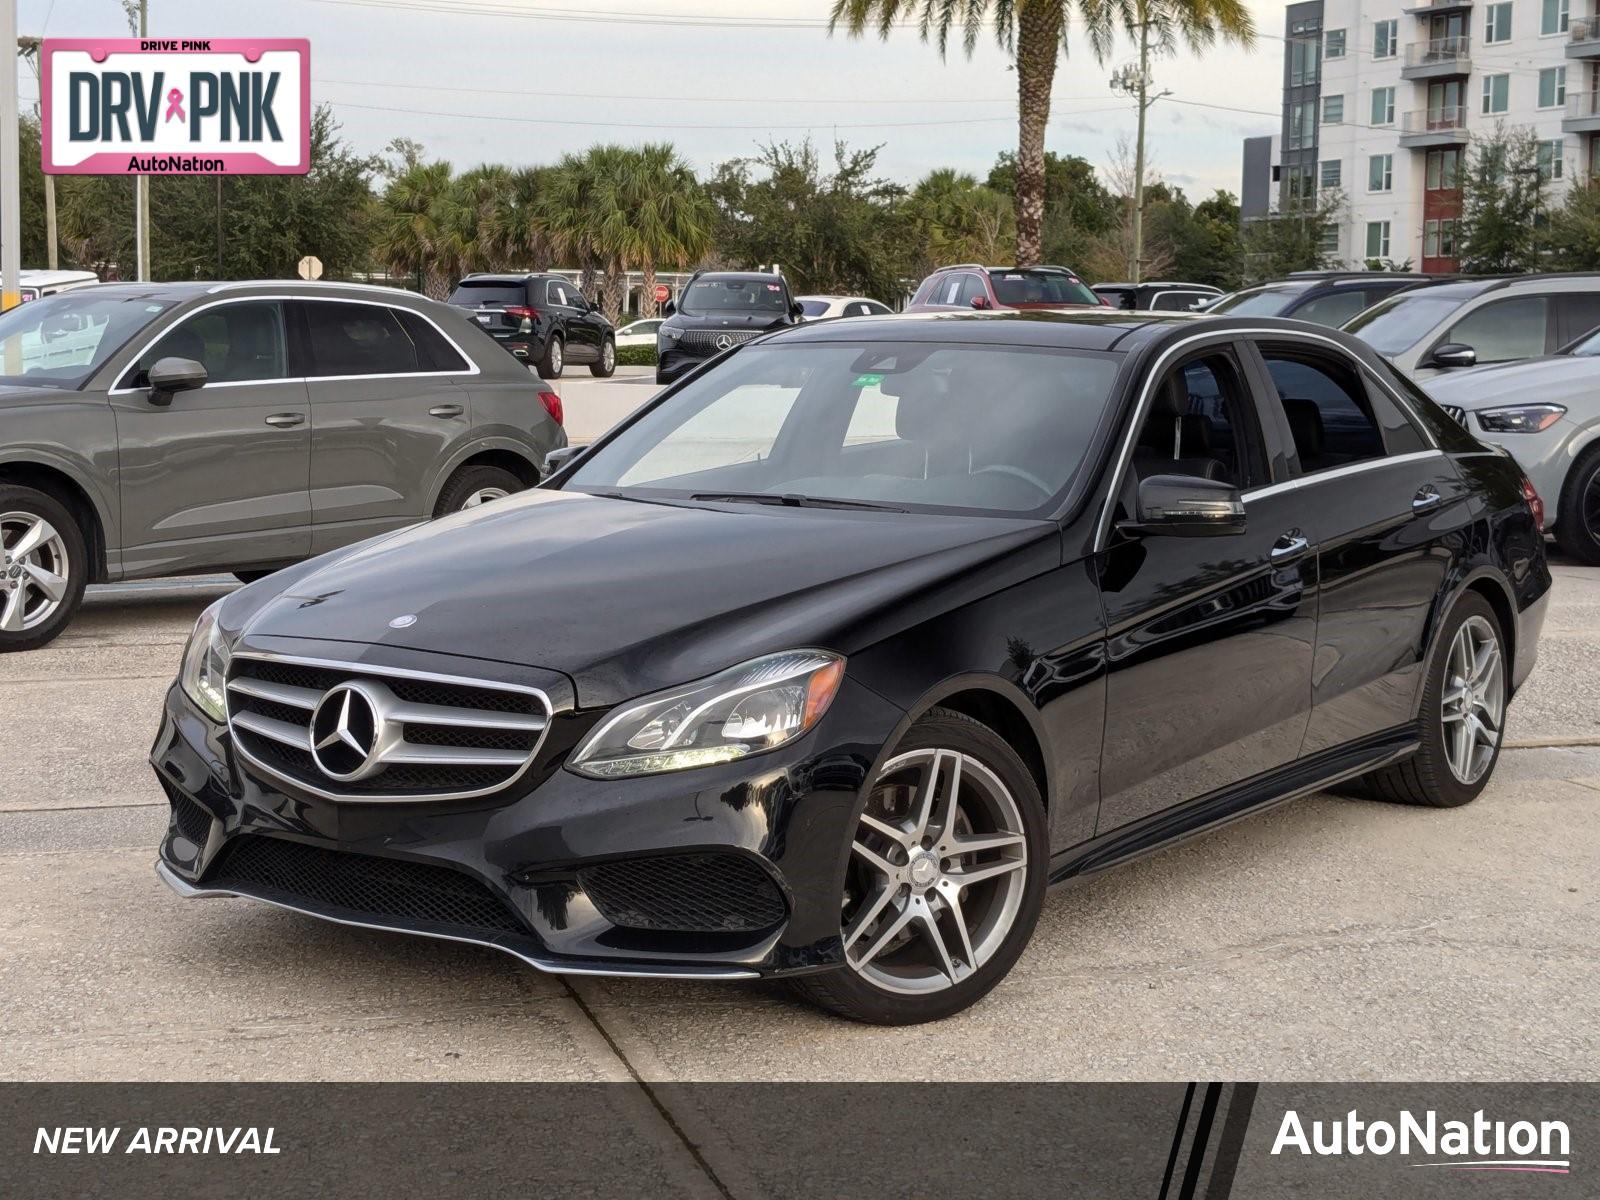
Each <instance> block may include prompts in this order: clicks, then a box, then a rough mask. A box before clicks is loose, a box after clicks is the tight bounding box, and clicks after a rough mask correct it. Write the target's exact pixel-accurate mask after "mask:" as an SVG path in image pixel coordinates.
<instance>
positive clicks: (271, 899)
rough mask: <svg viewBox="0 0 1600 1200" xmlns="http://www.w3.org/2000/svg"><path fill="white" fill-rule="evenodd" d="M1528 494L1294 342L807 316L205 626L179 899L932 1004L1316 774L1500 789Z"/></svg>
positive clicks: (979, 985) (608, 966) (1460, 791)
mask: <svg viewBox="0 0 1600 1200" xmlns="http://www.w3.org/2000/svg"><path fill="white" fill-rule="evenodd" d="M1539 506H1540V502H1539V499H1538V497H1537V495H1536V494H1535V493H1534V492H1533V489H1532V488H1531V487H1530V486H1529V484H1528V483H1527V481H1526V480H1525V479H1524V478H1523V476H1522V474H1521V472H1520V471H1519V470H1518V469H1517V467H1516V465H1515V464H1514V463H1513V462H1512V460H1511V459H1510V458H1508V457H1507V456H1506V455H1505V454H1503V453H1501V452H1499V451H1497V450H1493V449H1490V448H1488V447H1485V446H1483V445H1481V444H1479V443H1478V442H1476V441H1475V440H1474V439H1473V438H1472V437H1471V435H1469V434H1468V433H1467V432H1466V431H1464V430H1463V429H1462V428H1461V427H1460V426H1459V425H1457V424H1456V423H1455V422H1454V421H1452V420H1450V419H1449V418H1448V417H1447V416H1445V415H1443V414H1442V413H1441V412H1440V411H1439V410H1438V409H1437V408H1435V407H1434V406H1433V404H1432V403H1431V402H1430V401H1429V400H1428V399H1427V398H1426V397H1425V396H1423V395H1422V393H1420V392H1419V391H1418V390H1417V389H1416V388H1415V387H1413V386H1412V385H1411V384H1409V383H1407V382H1406V381H1405V380H1404V379H1403V378H1402V377H1400V376H1399V375H1397V374H1395V373H1394V372H1393V371H1391V370H1390V369H1389V367H1388V366H1386V365H1385V363H1384V362H1383V361H1382V360H1381V359H1380V358H1379V357H1377V356H1376V355H1375V354H1374V353H1373V352H1372V351H1371V350H1370V349H1368V348H1366V347H1364V346H1363V345H1362V344H1361V343H1360V342H1357V341H1355V340H1354V339H1351V338H1348V337H1345V336H1344V335H1342V334H1339V333H1335V332H1331V331H1328V330H1325V329H1318V328H1315V327H1313V326H1309V325H1305V324H1300V323H1293V322H1286V321H1273V320H1270V319H1261V320H1247V319H1228V318H1223V319H1212V320H1200V321H1196V320H1193V319H1191V318H1188V317H1183V316H1160V315H1154V316H1151V315H1145V314H1132V313H1111V312H1107V313H1103V314H1100V313H1083V314H1034V313H970V314H966V313H964V314H952V315H943V316H929V317H891V318H861V319H858V320H854V321H836V322H826V323H819V324H815V325H802V326H799V327H796V328H792V329H787V330H783V331H780V332H777V333H774V334H772V335H769V336H767V337H763V338H761V339H758V340H756V341H753V342H751V343H749V344H747V345H744V346H741V347H738V348H736V349H735V350H733V351H732V352H731V353H730V354H728V355H727V356H726V357H725V358H723V359H722V360H720V361H719V362H717V363H715V364H713V365H712V366H710V367H708V368H707V369H706V370H704V371H702V372H697V373H696V374H694V375H693V376H691V377H689V378H687V379H685V380H683V381H681V382H680V383H679V384H678V385H677V386H676V387H674V388H669V389H668V390H666V391H665V392H663V393H662V394H661V395H660V396H659V397H658V398H657V399H656V400H654V401H653V402H651V403H650V404H648V405H647V406H646V407H645V408H643V409H642V410H641V411H640V412H638V413H637V414H635V415H634V416H633V417H632V418H630V419H629V420H627V421H626V422H624V423H623V424H622V425H621V426H619V427H618V428H616V429H615V430H613V431H612V432H611V433H610V434H608V435H607V436H606V437H605V438H603V439H602V440H600V441H599V442H597V443H595V444H594V446H592V447H591V448H590V449H589V450H587V451H586V452H585V453H583V454H582V455H581V456H580V457H578V458H577V459H576V460H574V461H572V462H570V463H569V464H568V465H567V466H566V467H565V469H564V470H562V471H561V472H560V473H559V474H557V475H556V476H554V477H553V478H552V479H551V480H549V481H548V482H547V483H546V484H545V485H543V486H542V487H540V488H538V489H535V490H533V491H530V492H526V493H523V494H521V495H517V496H513V497H510V498H508V499H504V500H500V501H496V502H495V503H493V504H489V505H484V506H481V507H479V508H477V509H474V510H472V511H470V512H464V513H460V514H457V515H455V516H451V517H446V518H444V519H443V520H439V521H435V522H432V523H430V524H428V525H425V526H419V527H417V528H414V529H411V530H409V531H404V532H401V533H398V534H393V535H390V536H388V537H385V538H382V539H378V540H374V541H369V542H366V543H364V544H363V545H360V546H358V547H355V548H352V549H347V550H343V551H339V552H336V553H334V554H330V555H325V556H323V557H322V558H320V559H316V560H313V561H311V562H308V563H305V564H302V565H300V566H297V567H293V568H290V569H288V570H285V571H282V572H280V573H278V574H277V575H274V576H272V577H270V578H268V579H266V580H263V581H261V582H259V583H256V584H254V585H252V586H250V587H247V588H244V589H243V590H241V591H238V592H235V593H234V594H232V595H230V596H228V597H227V598H225V599H224V600H222V601H221V602H219V603H218V604H216V605H215V606H213V607H212V608H211V609H210V610H208V611H207V612H206V613H205V614H204V615H203V616H202V617H201V619H200V621H199V623H198V625H197V626H196V629H195V632H194V634H193V637H192V639H191V641H190V643H189V646H188V648H187V650H186V652H185V655H184V659H183V665H182V671H181V676H180V678H179V680H178V681H177V683H176V684H175V685H174V686H173V688H172V690H171V692H170V693H169V695H168V697H167V700H166V708H165V714H164V720H163V724H162V728H161V731H160V734H159V736H158V738H157V741H156V744H155V747H154V750H153V753H152V761H153V763H154V765H155V769H156V772H157V774H158V776H159V778H160V780H161V783H162V785H163V786H164V787H165V789H166V791H167V794H168V796H169V797H170V799H171V802H172V821H171V825H170V828H169V830H168V832H167V835H166V838H165V840H164V841H163V843H162V845H161V850H160V861H159V864H158V871H159V873H160V875H161V876H162V878H163V879H165V880H166V882H167V883H168V884H170V885H171V886H172V887H173V888H174V889H175V890H176V891H178V892H179V893H181V894H183V895H191V896H199V895H219V894H220V895H235V896H247V897H251V898H254V899H257V900H262V901H266V902H268V903H271V904H276V905H280V906H283V907H286V908H290V909H294V910H296V911H299V912H303V913H307V914H310V915H313V916H317V917H322V918H325V919H328V920H333V921H341V922H345V923H348V924H353V925H360V926H366V927H371V928H374V929H388V930H399V931H403V932H408V933H413V934H422V935H426V936H433V937H440V938H449V939H454V940H457V941H467V942H475V943H480V944H483V945H487V946H492V947H494V948H496V949H499V950H502V951H505V952H507V953H510V954H513V955H516V956H517V957H519V958H521V959H523V960H524V961H526V962H528V963H530V964H531V965H533V966H534V967H537V968H539V969H541V970H547V971H556V972H575V973H604V974H619V975H625V974H632V975H646V976H674V977H692V978H702V979H742V978H752V977H757V976H788V977H792V979H793V982H794V984H795V985H796V987H798V988H799V990H800V991H801V992H802V993H803V994H804V995H806V996H807V997H809V998H810V999H812V1000H814V1001H816V1002H818V1003H821V1004H823V1005H825V1006H827V1007H829V1008H831V1009H833V1010H835V1011H837V1012H840V1013H843V1014H845V1015H847V1016H850V1017H854V1018H858V1019H861V1020H865V1021H875V1022H884V1023H897V1022H915V1021H924V1020H929V1019H934V1018H938V1017H943V1016H947V1015H949V1014H951V1013H955V1012H957V1011H959V1010H961V1009H962V1008H964V1007H966V1006H967V1005H970V1004H972V1003H973V1002H974V1001H976V1000H977V999H979V998H980V997H981V996H983V995H984V994H985V993H986V992H987V991H988V990H989V989H990V988H992V987H994V986H995V984H996V983H998V982H999V980H1000V979H1001V978H1002V977H1003V976H1004V975H1005V974H1006V972H1007V971H1008V970H1009V969H1010V968H1011V966H1012V964H1013V963H1015V962H1016V960H1017V958H1018V956H1019V955H1020V954H1021V953H1022V951H1023V949H1024V947H1025V946H1026V944H1027V942H1028V938H1029V936H1030V934H1031V932H1032V929H1033V926H1034V923H1035V920H1036V919H1037V917H1038V914H1039V910H1040V906H1041V904H1042V903H1043V899H1044V892H1045V888H1046V885H1047V884H1051V883H1055V882H1059V881H1062V880H1065V879H1068V878H1069V877H1073V876H1078V875H1083V874H1086V873H1089V872H1094V871H1099V870H1101V869H1103V868H1105V867H1109V866H1112V865H1114V864H1117V863H1120V862H1124V861H1127V860H1128V859H1131V858H1133V857H1135V856H1137V855H1140V854H1143V853H1145V852H1147V851H1150V850H1153V849H1156V848H1158V847H1162V846H1166V845H1169V844H1171V843H1172V842H1174V841H1177V840H1179V839H1182V838H1185V837H1188V836H1190V835H1193V834H1196V833H1199V832H1201V831H1203V830H1205V829H1207V828H1209V827H1211V826H1215V825H1218V824H1220V823H1223V822H1226V821H1230V820H1232V819H1234V818H1237V817H1241V816H1244V815H1246V814H1249V813H1253V812H1256V811H1259V810H1261V809H1263V808H1265V807H1267V806H1269V805H1272V804H1275V803H1277V802H1280V801H1283V800H1287V799H1290V798H1292V797H1295V796H1298V795H1302V794H1304V793H1306V792H1310V791H1312V790H1314V789H1318V788H1325V787H1330V786H1333V785H1343V786H1346V787H1349V788H1351V789H1355V790H1358V791H1361V792H1363V793H1365V794H1368V795H1370V796H1373V797H1376V798H1380V799H1384V800H1390V801H1404V802H1407V803H1414V804H1426V805H1436V806H1453V805H1459V804H1464V803H1466V802H1467V801H1469V800H1472V799H1473V798H1474V797H1476V796H1477V795H1478V794H1479V793H1480V792H1481V791H1482V790H1483V789H1484V787H1485V786H1486V785H1487V783H1488V781H1489V778H1490V775H1491V773H1492V772H1493V770H1494V766H1495V761H1496V757H1497V755H1498V753H1499V749H1500V743H1501V737H1502V730H1503V728H1504V722H1505V717H1506V707H1507V705H1508V703H1509V702H1510V700H1511V698H1512V696H1513V695H1514V694H1515V692H1516V689H1517V687H1518V685H1519V684H1520V683H1521V682H1522V681H1523V679H1524V678H1525V677H1526V676H1527V674H1528V672H1529V670H1530V669H1531V667H1532V665H1533V661H1534V654H1535V650H1536V643H1537V640H1538V637H1539V631H1540V626H1541V623H1542V621H1543V617H1544V612H1545V606H1546V599H1547V594H1548V590H1549V587H1550V576H1549V572H1548V570H1547V567H1546V563H1545V554H1544V547H1543V542H1542V540H1541V538H1540V534H1539V527H1540V518H1539V513H1538V510H1539ZM1419 869H1420V865H1419Z"/></svg>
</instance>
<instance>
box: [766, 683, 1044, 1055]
mask: <svg viewBox="0 0 1600 1200" xmlns="http://www.w3.org/2000/svg"><path fill="white" fill-rule="evenodd" d="M1048 858H1049V853H1048V845H1047V841H1046V836H1045V818H1044V804H1043V802H1042V800H1041V799H1040V796H1039V789H1038V787H1037V786H1036V785H1035V783H1034V780H1033V776H1032V774H1031V773H1030V772H1029V771H1028V769H1027V767H1026V766H1025V765H1024V764H1023V762H1022V760H1021V759H1020V758H1018V757H1017V754H1016V752H1015V751H1014V750H1012V749H1011V747H1010V746H1008V745H1006V743H1005V742H1004V741H1002V740H1001V738H1000V737H999V736H998V735H997V734H995V733H994V731H993V730H991V729H989V728H988V727H987V726H985V725H981V724H979V723H978V722H977V721H974V720H972V719H971V718H970V717H966V716H963V715H961V714H960V713H955V712H948V711H946V710H944V709H934V710H933V711H932V712H930V713H929V714H928V715H927V716H926V717H924V718H923V719H922V720H921V721H919V722H917V724H916V725H915V726H913V727H912V729H911V731H910V733H908V734H907V735H906V738H905V740H904V742H902V743H901V745H900V747H899V748H898V750H897V751H896V753H895V754H894V756H893V757H892V758H890V759H889V761H888V762H887V763H885V764H884V766H883V769H882V770H880V771H879V772H878V775H877V778H876V779H874V780H873V782H872V784H871V785H870V787H869V789H868V796H867V803H866V807H865V808H864V809H863V810H862V813H861V815H860V817H859V818H858V819H857V825H856V829H855V833H854V837H853V840H852V842H851V845H850V861H849V863H848V865H847V867H846V875H845V888H844V895H843V897H841V904H840V913H841V932H842V935H843V941H844V953H845V961H846V965H845V966H844V967H842V968H840V969H838V970H836V971H831V972H828V973H827V974H819V975H805V976H801V977H800V978H798V979H796V980H795V981H794V986H795V987H796V989H797V990H798V991H799V992H800V994H801V995H803V996H804V997H805V998H806V999H808V1000H810V1001H811V1002H812V1003H814V1004H818V1005H821V1006H822V1007H824V1008H828V1009H831V1010H833V1011H834V1012H836V1013H839V1014H840V1015H842V1016H846V1017H850V1018H853V1019H854V1020H857V1021H867V1022H871V1023H873V1024H878V1025H910V1024H915V1023H917V1022H921V1021H935V1020H938V1019H940V1018H941V1017H948V1016H951V1015H952V1014H954V1013H958V1012H960V1011H961V1010H962V1009H964V1008H967V1007H968V1006H969V1005H972V1004H975V1003H977V1001H978V1000H980V999H982V998H983V996H985V995H986V994H987V993H988V992H989V990H990V989H991V988H993V987H994V986H995V984H997V983H999V982H1000V980H1001V979H1002V978H1004V977H1005V975H1006V973H1007V972H1008V971H1010V970H1011V967H1012V965H1013V964H1014V963H1015V962H1016V961H1017V958H1018V957H1019V956H1020V955H1021V953H1022V950H1023V947H1024V946H1026V945H1027V943H1028V939H1029V937H1031V936H1032V934H1033V927H1034V923H1035V922H1036V921H1037V920H1038V918H1039V909H1040V907H1041V906H1042V904H1043V902H1044V887H1045V874H1046V868H1047V865H1048Z"/></svg>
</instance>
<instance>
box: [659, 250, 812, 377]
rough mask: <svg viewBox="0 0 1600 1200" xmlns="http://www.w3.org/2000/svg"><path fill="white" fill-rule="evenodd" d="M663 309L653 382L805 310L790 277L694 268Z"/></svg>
mask: <svg viewBox="0 0 1600 1200" xmlns="http://www.w3.org/2000/svg"><path fill="white" fill-rule="evenodd" d="M666 312H667V319H666V320H665V321H663V322H662V323H661V328H659V329H658V330H656V382H657V383H671V382H672V381H673V380H674V379H677V378H678V377H679V376H681V375H683V374H684V373H685V372H687V371H692V370H694V368H696V367H698V366H699V365H700V364H701V363H703V362H705V361H706V360H707V359H711V358H715V357H716V356H717V355H719V354H721V353H722V352H723V351H724V350H728V349H731V348H732V347H734V346H738V345H741V344H743V343H744V342H748V341H749V340H750V339H751V338H755V337H760V336H761V335H762V334H763V333H766V332H767V331H768V330H770V329H778V328H781V327H782V326H785V325H793V324H795V323H797V322H798V321H800V320H801V318H803V317H804V316H805V309H803V308H801V307H800V302H799V301H798V300H796V299H795V298H794V296H793V294H791V293H790V291H789V283H788V281H787V280H786V279H784V277H783V276H782V275H773V274H770V273H768V272H765V271H698V272H696V273H695V275H694V277H693V278H692V279H690V280H689V285H688V286H687V287H685V288H684V289H683V294H682V295H681V296H680V297H679V298H678V302H677V304H675V305H673V304H668V305H667V308H666Z"/></svg>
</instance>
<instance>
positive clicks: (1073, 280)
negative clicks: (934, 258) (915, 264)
mask: <svg viewBox="0 0 1600 1200" xmlns="http://www.w3.org/2000/svg"><path fill="white" fill-rule="evenodd" d="M1106 303H1109V302H1102V301H1101V299H1100V297H1099V296H1096V295H1095V294H1094V292H1092V291H1091V290H1090V289H1089V285H1088V284H1086V283H1084V282H1083V280H1081V279H1079V278H1078V276H1077V273H1076V272H1074V271H1072V270H1069V269H1068V268H1066V267H980V266H979V265H978V264H977V263H962V264H961V265H960V266H955V267H940V268H939V269H938V270H937V271H935V272H934V273H933V274H932V275H929V276H928V277H927V278H926V279H924V280H923V281H922V284H921V286H920V287H918V288H917V294H916V295H915V296H913V297H912V299H911V303H910V304H908V305H906V309H905V311H906V312H942V311H948V310H949V309H953V308H978V309H993V308H1014V309H1030V308H1031V309H1077V308H1104V307H1105V306H1106Z"/></svg>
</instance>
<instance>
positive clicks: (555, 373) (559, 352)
mask: <svg viewBox="0 0 1600 1200" xmlns="http://www.w3.org/2000/svg"><path fill="white" fill-rule="evenodd" d="M564 355H565V351H564V349H563V347H562V345H561V339H560V338H558V337H551V339H550V340H549V341H548V342H546V343H545V347H544V357H543V358H541V359H540V360H539V378H541V379H560V378H561V368H562V367H564V366H565V365H566V360H565V357H564Z"/></svg>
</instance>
